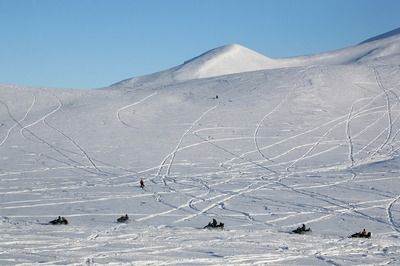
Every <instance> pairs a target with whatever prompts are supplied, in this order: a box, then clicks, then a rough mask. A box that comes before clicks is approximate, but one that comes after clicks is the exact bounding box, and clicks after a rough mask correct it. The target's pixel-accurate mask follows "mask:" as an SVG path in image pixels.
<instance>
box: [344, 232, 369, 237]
mask: <svg viewBox="0 0 400 266" xmlns="http://www.w3.org/2000/svg"><path fill="white" fill-rule="evenodd" d="M349 238H371V232H368V233H366V234H363V233H360V232H358V233H354V234H352V235H351V236H349Z"/></svg>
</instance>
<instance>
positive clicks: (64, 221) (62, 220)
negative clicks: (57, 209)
mask: <svg viewBox="0 0 400 266" xmlns="http://www.w3.org/2000/svg"><path fill="white" fill-rule="evenodd" d="M49 224H54V225H56V224H65V225H67V224H68V220H67V219H65V217H61V216H58V218H57V219H54V220H52V221H50V222H49Z"/></svg>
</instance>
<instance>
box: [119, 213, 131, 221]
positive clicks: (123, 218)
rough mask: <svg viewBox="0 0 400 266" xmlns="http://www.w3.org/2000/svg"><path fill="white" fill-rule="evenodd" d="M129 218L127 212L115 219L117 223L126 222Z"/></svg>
mask: <svg viewBox="0 0 400 266" xmlns="http://www.w3.org/2000/svg"><path fill="white" fill-rule="evenodd" d="M128 220H129V217H128V214H125V215H123V216H121V217H119V218H118V219H117V222H118V223H126V222H127V221H128Z"/></svg>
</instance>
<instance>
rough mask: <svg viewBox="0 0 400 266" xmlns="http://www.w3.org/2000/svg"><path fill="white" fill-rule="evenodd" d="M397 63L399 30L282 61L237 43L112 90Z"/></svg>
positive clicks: (399, 39) (115, 85)
mask: <svg viewBox="0 0 400 266" xmlns="http://www.w3.org/2000/svg"><path fill="white" fill-rule="evenodd" d="M399 60H400V28H398V29H395V30H393V31H390V32H388V33H385V34H382V35H379V36H376V37H373V38H370V39H368V40H366V41H364V42H362V43H360V44H358V45H355V46H352V47H349V48H344V49H340V50H336V51H333V52H326V53H321V54H315V55H307V56H299V57H292V58H284V59H271V58H268V57H266V56H264V55H261V54H259V53H257V52H255V51H252V50H250V49H248V48H246V47H243V46H241V45H238V44H232V45H226V46H222V47H218V48H215V49H212V50H210V51H208V52H206V53H203V54H201V55H199V56H197V57H195V58H193V59H191V60H188V61H186V62H184V63H183V64H182V65H179V66H176V67H173V68H171V69H167V70H164V71H161V72H157V73H154V74H150V75H145V76H141V77H135V78H130V79H126V80H123V81H121V82H118V83H116V84H114V85H112V87H115V88H123V87H125V88H127V87H140V86H143V85H145V86H161V85H167V84H171V83H176V82H182V81H187V80H192V79H199V78H208V77H215V76H221V75H227V74H235V73H243V72H249V71H256V70H263V69H277V68H288V67H306V66H313V65H347V64H360V63H364V64H380V63H383V64H388V63H389V64H397V63H398V62H399Z"/></svg>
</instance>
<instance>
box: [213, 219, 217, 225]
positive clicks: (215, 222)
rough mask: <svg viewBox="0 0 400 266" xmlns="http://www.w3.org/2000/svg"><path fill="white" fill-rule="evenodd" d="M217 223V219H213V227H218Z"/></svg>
mask: <svg viewBox="0 0 400 266" xmlns="http://www.w3.org/2000/svg"><path fill="white" fill-rule="evenodd" d="M217 224H218V223H217V220H215V219H213V220H212V226H213V227H217Z"/></svg>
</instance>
